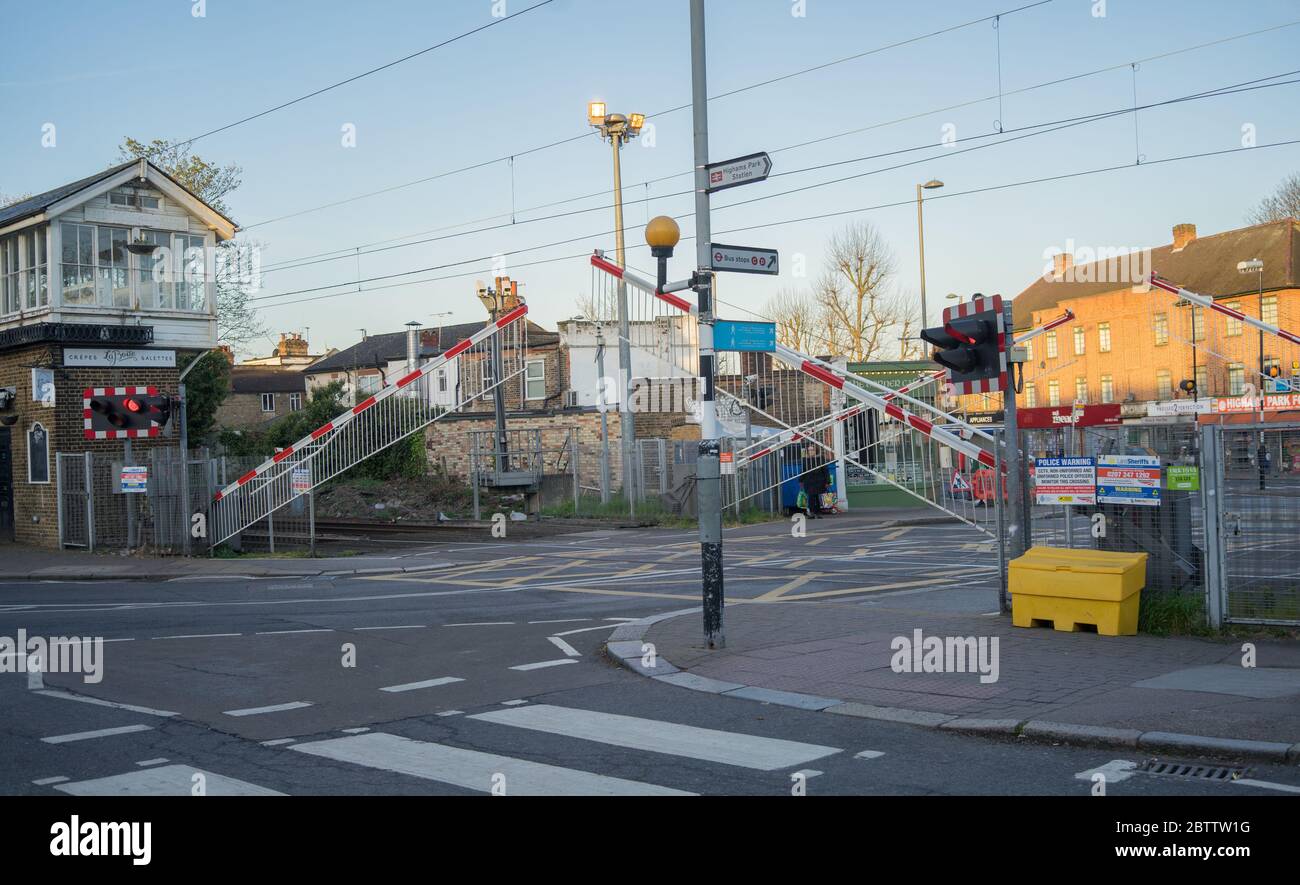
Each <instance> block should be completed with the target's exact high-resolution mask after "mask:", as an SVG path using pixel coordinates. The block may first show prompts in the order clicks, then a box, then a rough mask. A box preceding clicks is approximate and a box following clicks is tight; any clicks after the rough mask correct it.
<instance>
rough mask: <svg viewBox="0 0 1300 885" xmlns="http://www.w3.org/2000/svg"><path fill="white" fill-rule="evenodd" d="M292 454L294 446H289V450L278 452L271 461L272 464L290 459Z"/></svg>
mask: <svg viewBox="0 0 1300 885" xmlns="http://www.w3.org/2000/svg"><path fill="white" fill-rule="evenodd" d="M292 454H293V446H289V448H287V449H285V450H284V451H282V452H276V453H275V457H274V458H272V459H271V463H272V464H279V463H280V462H281V461H283V460H284V459H285V458H288V457H289V456H290V455H292Z"/></svg>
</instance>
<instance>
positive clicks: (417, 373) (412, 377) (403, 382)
mask: <svg viewBox="0 0 1300 885" xmlns="http://www.w3.org/2000/svg"><path fill="white" fill-rule="evenodd" d="M422 374H423V373H422V372H421V371H420V370H419V369H416V370H415V371H414V372H412V373H411V374H409V375H407V376H406V377H405V378H403V379H402V380H401V381H398V382H397V386H398V387H405V386H406V385H408V384H410V383H411V382H412V381H414V380H416V379H417V378H419V377H420V376H421V375H422Z"/></svg>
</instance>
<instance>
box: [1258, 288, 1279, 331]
mask: <svg viewBox="0 0 1300 885" xmlns="http://www.w3.org/2000/svg"><path fill="white" fill-rule="evenodd" d="M1260 313H1261V315H1260V319H1262V320H1263V321H1264V322H1266V323H1268V324H1269V325H1270V326H1276V325H1277V296H1276V295H1265V296H1264V305H1263V310H1262V311H1261V312H1260Z"/></svg>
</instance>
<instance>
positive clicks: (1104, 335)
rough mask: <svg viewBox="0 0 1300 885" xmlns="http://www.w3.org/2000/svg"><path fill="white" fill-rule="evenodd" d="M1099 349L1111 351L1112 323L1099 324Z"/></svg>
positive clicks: (1106, 351)
mask: <svg viewBox="0 0 1300 885" xmlns="http://www.w3.org/2000/svg"><path fill="white" fill-rule="evenodd" d="M1097 340H1098V342H1099V343H1098V348H1097V349H1098V350H1100V351H1101V352H1102V353H1110V323H1100V324H1098V326H1097Z"/></svg>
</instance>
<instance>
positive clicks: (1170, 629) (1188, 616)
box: [1138, 590, 1217, 636]
mask: <svg viewBox="0 0 1300 885" xmlns="http://www.w3.org/2000/svg"><path fill="white" fill-rule="evenodd" d="M1138 632H1139V633H1149V634H1151V635H1152V636H1215V635H1217V633H1216V631H1215V630H1214V629H1212V628H1211V627H1210V626H1209V625H1208V624H1206V620H1205V599H1204V598H1203V597H1202V596H1201V595H1200V594H1199V593H1171V592H1162V591H1152V590H1143V591H1142V602H1141V606H1140V608H1139V609H1138Z"/></svg>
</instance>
